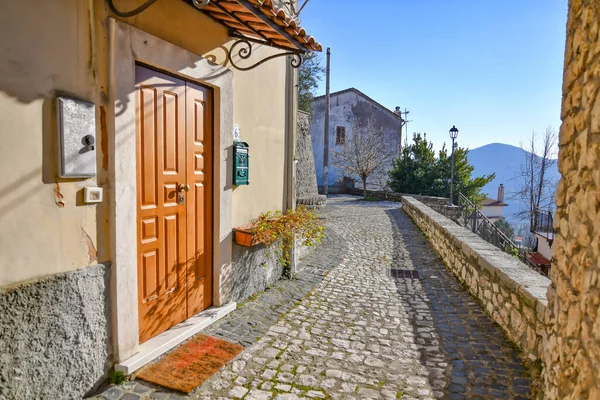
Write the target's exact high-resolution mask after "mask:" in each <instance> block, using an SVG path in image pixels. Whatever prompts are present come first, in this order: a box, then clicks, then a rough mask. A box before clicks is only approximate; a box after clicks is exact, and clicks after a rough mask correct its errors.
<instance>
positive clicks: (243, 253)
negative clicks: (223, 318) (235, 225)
mask: <svg viewBox="0 0 600 400" xmlns="http://www.w3.org/2000/svg"><path fill="white" fill-rule="evenodd" d="M232 260H233V262H232V265H231V274H230V276H229V279H231V282H230V285H228V286H229V287H230V288H231V290H230V292H229V295H228V297H227V299H226V301H225V303H228V302H231V301H235V302H241V301H243V300H245V299H247V298H248V297H250V296H252V295H253V294H255V293H257V292H260V291H261V290H265V289H266V288H267V287H269V286H271V285H273V284H274V283H275V282H277V280H279V279H280V278H281V276H282V275H283V264H282V263H281V261H280V260H279V245H278V244H277V243H273V244H272V245H271V246H269V247H267V246H265V245H263V244H259V245H256V246H252V247H245V246H240V245H238V244H235V243H234V244H233V254H232Z"/></svg>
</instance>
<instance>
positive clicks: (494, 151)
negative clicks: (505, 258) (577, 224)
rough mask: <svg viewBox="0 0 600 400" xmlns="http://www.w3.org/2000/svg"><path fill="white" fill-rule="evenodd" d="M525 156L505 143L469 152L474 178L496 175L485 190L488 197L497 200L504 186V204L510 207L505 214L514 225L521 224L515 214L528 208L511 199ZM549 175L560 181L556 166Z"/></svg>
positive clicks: (518, 149) (489, 145)
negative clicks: (499, 190)
mask: <svg viewBox="0 0 600 400" xmlns="http://www.w3.org/2000/svg"><path fill="white" fill-rule="evenodd" d="M525 155H526V152H525V151H524V150H523V149H521V148H519V147H515V146H511V145H508V144H503V143H491V144H488V145H485V146H482V147H478V148H476V149H473V150H469V154H468V155H467V157H468V159H469V163H470V164H471V165H472V166H473V167H475V170H474V171H473V174H474V176H481V175H489V174H492V173H496V178H495V179H494V180H493V181H492V182H490V183H488V184H487V185H486V186H484V188H483V193H487V195H488V197H490V198H492V199H495V198H496V197H497V196H498V186H499V185H500V184H501V183H503V184H504V202H505V203H507V204H508V206H507V207H505V208H504V212H503V214H504V216H505V217H506V218H507V219H508V220H509V221H510V222H511V223H513V224H518V223H519V220H518V218H517V217H515V216H514V214H515V213H517V212H519V210H520V209H521V207H523V208H526V207H527V206H526V204H520V202H519V201H517V200H512V199H511V198H510V197H511V195H512V194H513V193H514V192H515V191H516V190H515V187H516V186H517V181H516V180H515V179H514V177H515V176H516V175H518V174H519V171H520V168H521V164H522V163H523V162H524V160H525ZM549 173H550V177H551V178H552V179H555V180H556V181H558V178H559V176H560V175H559V173H558V167H557V166H556V164H555V165H554V166H553V167H552V169H551V170H550V171H549ZM523 222H526V221H523Z"/></svg>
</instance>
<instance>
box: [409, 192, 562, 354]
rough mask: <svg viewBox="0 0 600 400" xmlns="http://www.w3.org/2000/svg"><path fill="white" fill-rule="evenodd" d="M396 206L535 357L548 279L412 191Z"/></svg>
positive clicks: (543, 332) (543, 321)
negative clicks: (442, 213)
mask: <svg viewBox="0 0 600 400" xmlns="http://www.w3.org/2000/svg"><path fill="white" fill-rule="evenodd" d="M402 208H403V209H404V211H406V213H407V214H408V215H409V216H410V217H411V218H412V219H413V221H414V222H415V223H416V224H417V226H418V227H419V228H420V229H421V231H423V233H425V235H426V236H427V237H428V239H429V241H430V242H431V244H432V246H433V247H434V248H435V249H436V251H437V252H438V254H439V255H440V256H441V258H442V260H443V261H444V263H445V264H446V267H447V268H448V269H449V270H450V271H451V272H452V273H453V274H454V275H455V276H456V277H457V278H458V280H459V281H460V282H462V283H463V284H465V285H466V287H467V288H468V290H469V292H470V293H471V294H472V295H473V296H474V297H476V298H477V299H479V301H480V302H481V303H482V305H483V307H484V309H485V311H486V313H487V314H488V315H489V316H490V317H491V318H492V319H493V320H494V321H496V322H497V323H498V324H499V325H500V326H501V327H502V328H503V329H504V331H505V332H506V333H507V335H508V337H509V338H510V339H511V340H513V341H514V342H515V343H516V344H517V345H518V346H519V347H520V348H521V350H522V351H523V352H524V353H525V354H526V356H527V357H528V358H529V359H530V360H536V359H538V358H541V357H542V348H543V341H544V338H545V336H546V326H547V324H546V320H547V317H546V306H547V299H546V291H547V289H548V286H549V285H550V280H549V279H548V278H546V277H545V276H542V275H540V274H539V273H537V272H535V271H533V270H532V269H530V268H529V267H527V266H526V265H525V264H523V263H522V262H520V261H519V260H517V259H515V258H513V257H511V256H509V255H507V254H506V253H504V252H503V251H501V250H500V249H498V248H496V247H495V246H493V245H491V244H489V243H488V242H486V241H485V240H483V239H482V238H480V237H479V236H477V235H476V234H474V233H472V232H471V231H469V230H468V229H466V228H463V227H461V226H459V225H457V224H455V223H454V222H452V221H450V220H449V219H448V218H446V217H444V216H443V215H441V214H439V213H438V212H436V211H434V210H432V209H431V208H429V207H427V206H426V205H424V204H423V203H422V202H420V201H418V200H416V199H415V198H414V197H413V196H403V197H402Z"/></svg>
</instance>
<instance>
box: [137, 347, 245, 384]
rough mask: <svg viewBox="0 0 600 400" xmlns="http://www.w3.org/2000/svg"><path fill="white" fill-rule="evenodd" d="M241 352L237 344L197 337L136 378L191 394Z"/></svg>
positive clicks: (241, 348)
mask: <svg viewBox="0 0 600 400" xmlns="http://www.w3.org/2000/svg"><path fill="white" fill-rule="evenodd" d="M242 350H244V347H243V346H241V345H239V344H235V343H230V342H226V341H225V340H221V339H217V338H214V337H211V336H206V335H196V336H195V337H193V338H192V339H191V340H189V341H188V342H187V343H185V344H183V345H181V346H180V347H178V348H177V349H175V350H174V351H173V352H171V353H170V354H168V355H167V356H165V357H164V358H163V359H162V360H160V361H158V362H157V363H156V364H154V365H150V366H148V367H147V368H145V369H143V370H142V371H141V372H140V373H139V374H138V375H137V377H136V378H137V379H141V380H144V381H146V382H150V383H154V384H156V385H159V386H162V387H165V388H167V389H173V390H177V391H179V392H182V393H190V392H191V391H192V390H194V389H196V388H197V387H198V386H200V385H201V384H202V383H203V382H204V381H205V380H207V379H208V378H210V377H211V376H212V375H214V373H215V372H217V371H218V370H220V369H221V367H223V366H224V365H225V364H227V363H228V362H229V361H231V360H233V359H234V358H235V356H237V355H238V354H239V353H240V352H241V351H242Z"/></svg>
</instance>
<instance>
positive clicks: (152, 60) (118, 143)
mask: <svg viewBox="0 0 600 400" xmlns="http://www.w3.org/2000/svg"><path fill="white" fill-rule="evenodd" d="M108 33H109V59H108V68H109V71H108V72H109V74H108V75H109V82H108V100H109V101H108V104H109V107H108V109H107V126H106V131H107V132H106V133H105V136H106V139H107V142H108V159H109V163H108V172H109V179H108V189H107V192H108V193H107V198H108V201H109V218H108V228H109V229H108V236H109V241H108V242H109V245H110V256H111V262H112V267H111V269H112V271H111V285H110V288H111V289H110V294H109V296H110V304H111V320H112V321H111V322H112V340H113V349H114V352H113V354H114V356H115V361H117V362H120V361H124V360H126V359H127V358H129V357H131V356H133V355H134V354H136V353H137V352H138V349H139V326H138V288H137V244H136V241H137V211H136V201H137V197H136V186H137V180H136V170H137V163H136V127H135V120H136V93H135V65H136V63H137V64H141V65H144V66H145V67H147V68H151V69H155V70H158V71H160V72H163V73H166V74H169V75H173V76H175V77H180V78H182V79H184V80H187V81H190V82H193V83H197V84H199V85H202V86H205V87H208V88H211V89H212V91H213V105H214V107H213V132H212V133H213V176H212V181H213V213H212V219H213V221H212V223H213V241H212V248H213V260H212V261H213V299H212V300H213V306H221V305H224V304H225V303H226V302H227V300H228V293H229V292H230V291H231V288H230V285H231V282H230V279H228V278H227V277H228V276H229V275H230V273H231V249H232V237H231V231H232V227H233V226H232V221H231V197H232V186H231V179H230V178H228V174H227V155H228V152H230V151H231V150H230V149H231V144H232V143H233V74H232V72H231V71H230V70H228V69H227V68H224V67H222V66H220V65H215V64H212V63H210V62H209V61H208V60H206V59H204V58H202V57H200V56H198V55H196V54H193V53H191V52H189V51H187V50H184V49H182V48H180V47H178V46H175V45H174V44H172V43H169V42H167V41H164V40H162V39H159V38H157V37H155V36H153V35H151V34H149V33H146V32H144V31H141V30H139V29H137V28H134V27H132V26H130V25H127V24H125V23H122V22H119V21H117V20H115V19H112V18H109V20H108ZM103 134H104V133H103Z"/></svg>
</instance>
